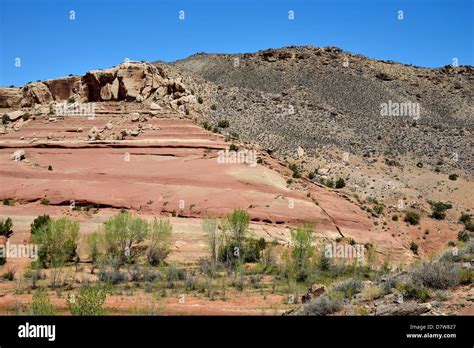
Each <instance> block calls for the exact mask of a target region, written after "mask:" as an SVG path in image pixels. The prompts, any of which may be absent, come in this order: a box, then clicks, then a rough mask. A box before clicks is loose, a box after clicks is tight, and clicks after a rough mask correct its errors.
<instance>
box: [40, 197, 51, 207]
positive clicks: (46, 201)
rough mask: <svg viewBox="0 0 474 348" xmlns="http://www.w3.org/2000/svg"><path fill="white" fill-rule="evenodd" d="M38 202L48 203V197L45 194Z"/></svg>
mask: <svg viewBox="0 0 474 348" xmlns="http://www.w3.org/2000/svg"><path fill="white" fill-rule="evenodd" d="M40 203H41V204H43V205H49V199H48V197H46V196H45V197H43V198H41V201H40Z"/></svg>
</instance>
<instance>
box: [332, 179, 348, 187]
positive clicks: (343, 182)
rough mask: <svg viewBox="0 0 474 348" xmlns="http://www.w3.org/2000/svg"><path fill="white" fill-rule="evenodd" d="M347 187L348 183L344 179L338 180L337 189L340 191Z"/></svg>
mask: <svg viewBox="0 0 474 348" xmlns="http://www.w3.org/2000/svg"><path fill="white" fill-rule="evenodd" d="M345 186H346V181H345V180H344V179H343V178H339V179H337V180H336V183H335V186H334V187H335V188H337V189H340V188H343V187H345Z"/></svg>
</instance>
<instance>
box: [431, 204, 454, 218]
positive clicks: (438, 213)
mask: <svg viewBox="0 0 474 348" xmlns="http://www.w3.org/2000/svg"><path fill="white" fill-rule="evenodd" d="M429 203H430V205H431V209H432V213H431V217H432V218H433V219H436V220H444V219H445V218H446V210H448V209H451V208H452V207H453V206H452V205H451V204H450V203H443V202H429Z"/></svg>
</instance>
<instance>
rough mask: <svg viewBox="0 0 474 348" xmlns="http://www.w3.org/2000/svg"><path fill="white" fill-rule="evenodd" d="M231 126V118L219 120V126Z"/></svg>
mask: <svg viewBox="0 0 474 348" xmlns="http://www.w3.org/2000/svg"><path fill="white" fill-rule="evenodd" d="M229 126H230V123H229V120H227V119H224V120H219V121H218V122H217V127H220V128H228V127H229Z"/></svg>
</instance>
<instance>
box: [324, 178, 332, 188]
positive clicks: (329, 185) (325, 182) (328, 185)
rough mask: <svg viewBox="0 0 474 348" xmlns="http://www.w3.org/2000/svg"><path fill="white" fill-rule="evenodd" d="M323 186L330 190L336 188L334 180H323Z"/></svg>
mask: <svg viewBox="0 0 474 348" xmlns="http://www.w3.org/2000/svg"><path fill="white" fill-rule="evenodd" d="M322 184H323V185H325V186H327V187H329V188H334V181H333V180H332V179H327V180H326V181H324V180H323V181H322Z"/></svg>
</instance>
